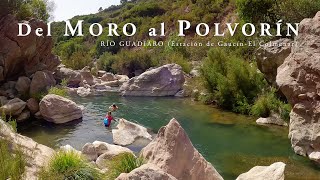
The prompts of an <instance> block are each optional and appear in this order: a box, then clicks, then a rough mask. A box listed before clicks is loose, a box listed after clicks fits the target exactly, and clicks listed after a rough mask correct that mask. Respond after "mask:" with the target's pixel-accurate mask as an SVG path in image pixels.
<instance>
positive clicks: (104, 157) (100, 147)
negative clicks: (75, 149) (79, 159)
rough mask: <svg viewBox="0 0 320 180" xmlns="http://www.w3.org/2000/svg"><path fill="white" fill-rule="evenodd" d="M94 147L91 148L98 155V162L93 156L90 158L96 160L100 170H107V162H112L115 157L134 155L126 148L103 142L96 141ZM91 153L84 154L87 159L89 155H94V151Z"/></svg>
mask: <svg viewBox="0 0 320 180" xmlns="http://www.w3.org/2000/svg"><path fill="white" fill-rule="evenodd" d="M92 145H93V146H91V145H90V148H94V150H95V153H96V154H97V158H96V160H95V159H93V156H90V158H92V159H93V160H95V162H96V165H97V166H98V168H100V169H105V168H107V164H106V161H108V160H111V159H112V158H113V157H115V156H117V155H119V154H121V153H132V154H133V152H132V151H131V150H130V149H128V148H126V147H122V146H117V145H113V144H108V143H105V142H101V141H95V142H93V143H92ZM90 151H91V152H90V153H84V155H86V156H87V157H88V155H89V154H91V155H92V150H90ZM82 152H83V151H82Z"/></svg>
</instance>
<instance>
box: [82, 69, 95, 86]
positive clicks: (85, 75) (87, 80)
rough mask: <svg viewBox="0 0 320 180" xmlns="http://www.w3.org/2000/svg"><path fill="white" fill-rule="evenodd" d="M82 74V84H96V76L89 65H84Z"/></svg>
mask: <svg viewBox="0 0 320 180" xmlns="http://www.w3.org/2000/svg"><path fill="white" fill-rule="evenodd" d="M80 75H81V82H80V86H83V87H84V86H85V85H89V86H92V85H94V84H95V78H94V76H93V75H92V74H91V71H90V69H89V67H84V68H83V69H82V70H81V71H80Z"/></svg>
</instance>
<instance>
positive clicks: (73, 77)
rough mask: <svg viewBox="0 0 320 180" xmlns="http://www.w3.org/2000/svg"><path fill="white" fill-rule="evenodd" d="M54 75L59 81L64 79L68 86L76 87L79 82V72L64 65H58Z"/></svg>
mask: <svg viewBox="0 0 320 180" xmlns="http://www.w3.org/2000/svg"><path fill="white" fill-rule="evenodd" d="M54 77H55V79H58V80H60V81H61V80H63V79H65V80H66V81H67V83H68V86H72V87H78V86H79V84H80V82H81V74H80V72H79V71H76V70H72V69H69V68H66V67H58V68H57V70H56V71H55V73H54Z"/></svg>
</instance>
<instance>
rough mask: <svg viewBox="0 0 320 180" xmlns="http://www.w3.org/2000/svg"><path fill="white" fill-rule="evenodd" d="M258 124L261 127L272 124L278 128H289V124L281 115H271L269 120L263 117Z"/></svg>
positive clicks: (258, 120)
mask: <svg viewBox="0 0 320 180" xmlns="http://www.w3.org/2000/svg"><path fill="white" fill-rule="evenodd" d="M256 123H257V124H261V125H265V124H272V125H278V126H288V123H286V122H285V121H284V120H283V119H282V118H281V117H280V115H279V114H271V115H270V117H267V118H263V117H261V118H259V119H257V120H256Z"/></svg>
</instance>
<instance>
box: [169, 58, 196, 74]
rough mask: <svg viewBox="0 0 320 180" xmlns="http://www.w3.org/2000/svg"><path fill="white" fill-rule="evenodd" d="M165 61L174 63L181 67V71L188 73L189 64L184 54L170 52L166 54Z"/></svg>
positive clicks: (189, 69)
mask: <svg viewBox="0 0 320 180" xmlns="http://www.w3.org/2000/svg"><path fill="white" fill-rule="evenodd" d="M165 62H166V63H175V64H178V65H180V66H181V67H182V69H183V71H184V72H186V73H188V74H189V73H190V71H191V69H192V68H191V65H190V64H189V62H188V60H187V59H186V58H184V56H183V55H182V54H180V53H171V54H168V55H167V56H166V61H165Z"/></svg>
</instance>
